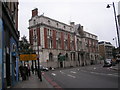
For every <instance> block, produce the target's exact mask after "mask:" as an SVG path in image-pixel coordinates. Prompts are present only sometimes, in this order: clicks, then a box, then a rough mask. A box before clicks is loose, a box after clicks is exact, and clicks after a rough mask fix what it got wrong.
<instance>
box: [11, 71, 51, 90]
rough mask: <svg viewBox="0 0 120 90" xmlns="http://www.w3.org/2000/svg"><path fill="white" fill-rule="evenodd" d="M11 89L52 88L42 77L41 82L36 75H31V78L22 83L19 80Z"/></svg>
mask: <svg viewBox="0 0 120 90" xmlns="http://www.w3.org/2000/svg"><path fill="white" fill-rule="evenodd" d="M42 74H44V73H42ZM12 88H53V86H52V85H51V84H50V82H48V81H47V80H46V77H44V75H42V82H41V81H40V80H39V78H38V76H37V75H35V74H31V76H30V77H29V78H28V79H27V80H25V81H22V80H21V78H20V81H19V82H18V83H17V84H16V85H15V86H14V87H12Z"/></svg>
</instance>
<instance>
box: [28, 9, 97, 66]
mask: <svg viewBox="0 0 120 90" xmlns="http://www.w3.org/2000/svg"><path fill="white" fill-rule="evenodd" d="M86 33H87V32H85V31H84V30H83V26H81V25H80V24H77V25H75V23H74V22H71V23H70V25H67V24H65V23H62V22H59V21H57V20H54V19H51V18H49V17H46V16H44V15H40V16H38V9H37V8H36V9H34V10H32V18H31V19H30V20H29V40H30V44H31V45H32V48H33V50H34V51H36V53H37V54H38V52H39V60H40V63H41V64H42V65H44V66H47V67H54V68H59V67H61V68H62V67H72V66H84V65H88V64H90V60H87V61H86V55H87V53H89V55H88V57H89V56H90V54H91V53H90V52H87V49H88V48H87V47H86V45H85V42H87V41H86V40H89V39H92V40H93V41H96V42H97V36H95V35H93V36H95V38H93V37H89V38H86ZM89 34H90V33H89ZM90 35H91V34H90ZM90 42H91V41H90ZM96 42H95V43H96ZM96 45H97V43H96ZM95 48H96V49H97V47H95ZM93 54H95V53H93ZM59 55H64V56H65V60H59V59H58V57H59ZM95 55H96V54H95ZM95 55H93V56H95ZM97 55H98V54H97ZM96 60H97V59H96Z"/></svg>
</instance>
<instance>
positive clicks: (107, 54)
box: [98, 41, 114, 59]
mask: <svg viewBox="0 0 120 90" xmlns="http://www.w3.org/2000/svg"><path fill="white" fill-rule="evenodd" d="M98 47H99V53H100V56H101V57H102V58H108V59H112V58H113V55H112V50H113V48H114V47H113V45H112V44H111V43H110V42H105V41H101V42H99V43H98Z"/></svg>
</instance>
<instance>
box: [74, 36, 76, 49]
mask: <svg viewBox="0 0 120 90" xmlns="http://www.w3.org/2000/svg"><path fill="white" fill-rule="evenodd" d="M74 50H76V43H75V36H74Z"/></svg>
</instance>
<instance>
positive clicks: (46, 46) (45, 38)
mask: <svg viewBox="0 0 120 90" xmlns="http://www.w3.org/2000/svg"><path fill="white" fill-rule="evenodd" d="M44 42H45V43H44V44H45V48H48V44H47V29H46V28H44Z"/></svg>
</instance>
